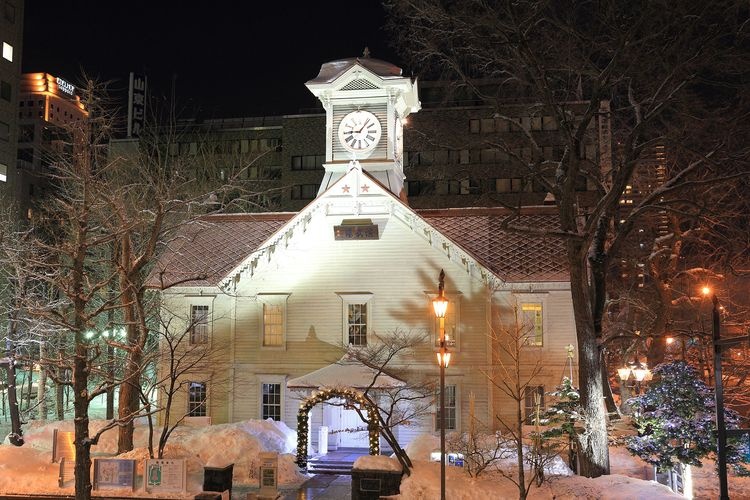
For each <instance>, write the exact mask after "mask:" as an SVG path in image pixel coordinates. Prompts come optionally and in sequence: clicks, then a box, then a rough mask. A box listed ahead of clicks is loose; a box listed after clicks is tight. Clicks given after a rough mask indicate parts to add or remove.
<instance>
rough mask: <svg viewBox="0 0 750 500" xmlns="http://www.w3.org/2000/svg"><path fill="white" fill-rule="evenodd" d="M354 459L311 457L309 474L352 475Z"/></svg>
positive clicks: (308, 463)
mask: <svg viewBox="0 0 750 500" xmlns="http://www.w3.org/2000/svg"><path fill="white" fill-rule="evenodd" d="M352 465H354V460H331V459H326V458H322V459H321V458H320V457H318V458H311V459H310V460H308V461H307V472H308V473H309V474H335V475H340V476H351V475H352Z"/></svg>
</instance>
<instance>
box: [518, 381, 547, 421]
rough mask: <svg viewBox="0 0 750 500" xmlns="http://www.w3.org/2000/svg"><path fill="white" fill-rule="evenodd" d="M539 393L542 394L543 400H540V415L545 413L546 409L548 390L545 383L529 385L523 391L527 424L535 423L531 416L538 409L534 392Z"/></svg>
mask: <svg viewBox="0 0 750 500" xmlns="http://www.w3.org/2000/svg"><path fill="white" fill-rule="evenodd" d="M537 393H538V394H540V395H541V401H540V402H539V403H540V404H539V415H544V410H545V409H546V402H545V396H546V392H545V387H544V385H541V384H540V385H527V386H526V387H525V388H524V391H523V421H524V423H526V424H527V425H530V424H533V423H534V422H533V420H532V418H531V417H533V416H534V411H535V410H536V404H535V402H534V399H533V398H534V394H537Z"/></svg>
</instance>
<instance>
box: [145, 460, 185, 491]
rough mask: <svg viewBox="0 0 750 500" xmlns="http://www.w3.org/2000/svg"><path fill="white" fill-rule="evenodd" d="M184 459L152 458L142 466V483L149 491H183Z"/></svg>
mask: <svg viewBox="0 0 750 500" xmlns="http://www.w3.org/2000/svg"><path fill="white" fill-rule="evenodd" d="M185 473H186V469H185V459H184V458H182V459H177V458H152V459H148V460H146V464H145V466H144V468H143V474H144V478H143V483H144V484H145V486H146V491H147V492H149V493H151V492H154V493H162V492H175V491H182V492H184V491H185V486H186V484H185V483H186V474H185Z"/></svg>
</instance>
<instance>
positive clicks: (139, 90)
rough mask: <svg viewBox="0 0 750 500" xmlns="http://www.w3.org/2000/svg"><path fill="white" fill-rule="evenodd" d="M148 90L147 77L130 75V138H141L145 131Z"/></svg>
mask: <svg viewBox="0 0 750 500" xmlns="http://www.w3.org/2000/svg"><path fill="white" fill-rule="evenodd" d="M146 90H147V82H146V76H145V75H136V74H135V73H130V88H129V91H128V137H139V136H140V135H141V132H142V131H143V124H144V122H145V119H146Z"/></svg>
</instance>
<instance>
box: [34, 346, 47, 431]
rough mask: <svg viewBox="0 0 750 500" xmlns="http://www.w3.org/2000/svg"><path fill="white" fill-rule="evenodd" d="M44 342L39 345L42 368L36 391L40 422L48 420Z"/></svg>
mask: <svg viewBox="0 0 750 500" xmlns="http://www.w3.org/2000/svg"><path fill="white" fill-rule="evenodd" d="M44 359H45V357H44V342H42V343H40V344H39V365H40V366H41V367H42V368H41V369H40V371H39V381H38V383H37V390H36V402H37V405H38V408H39V413H38V414H37V415H38V417H37V418H39V420H47V372H46V371H45V369H44V365H43V361H44Z"/></svg>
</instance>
